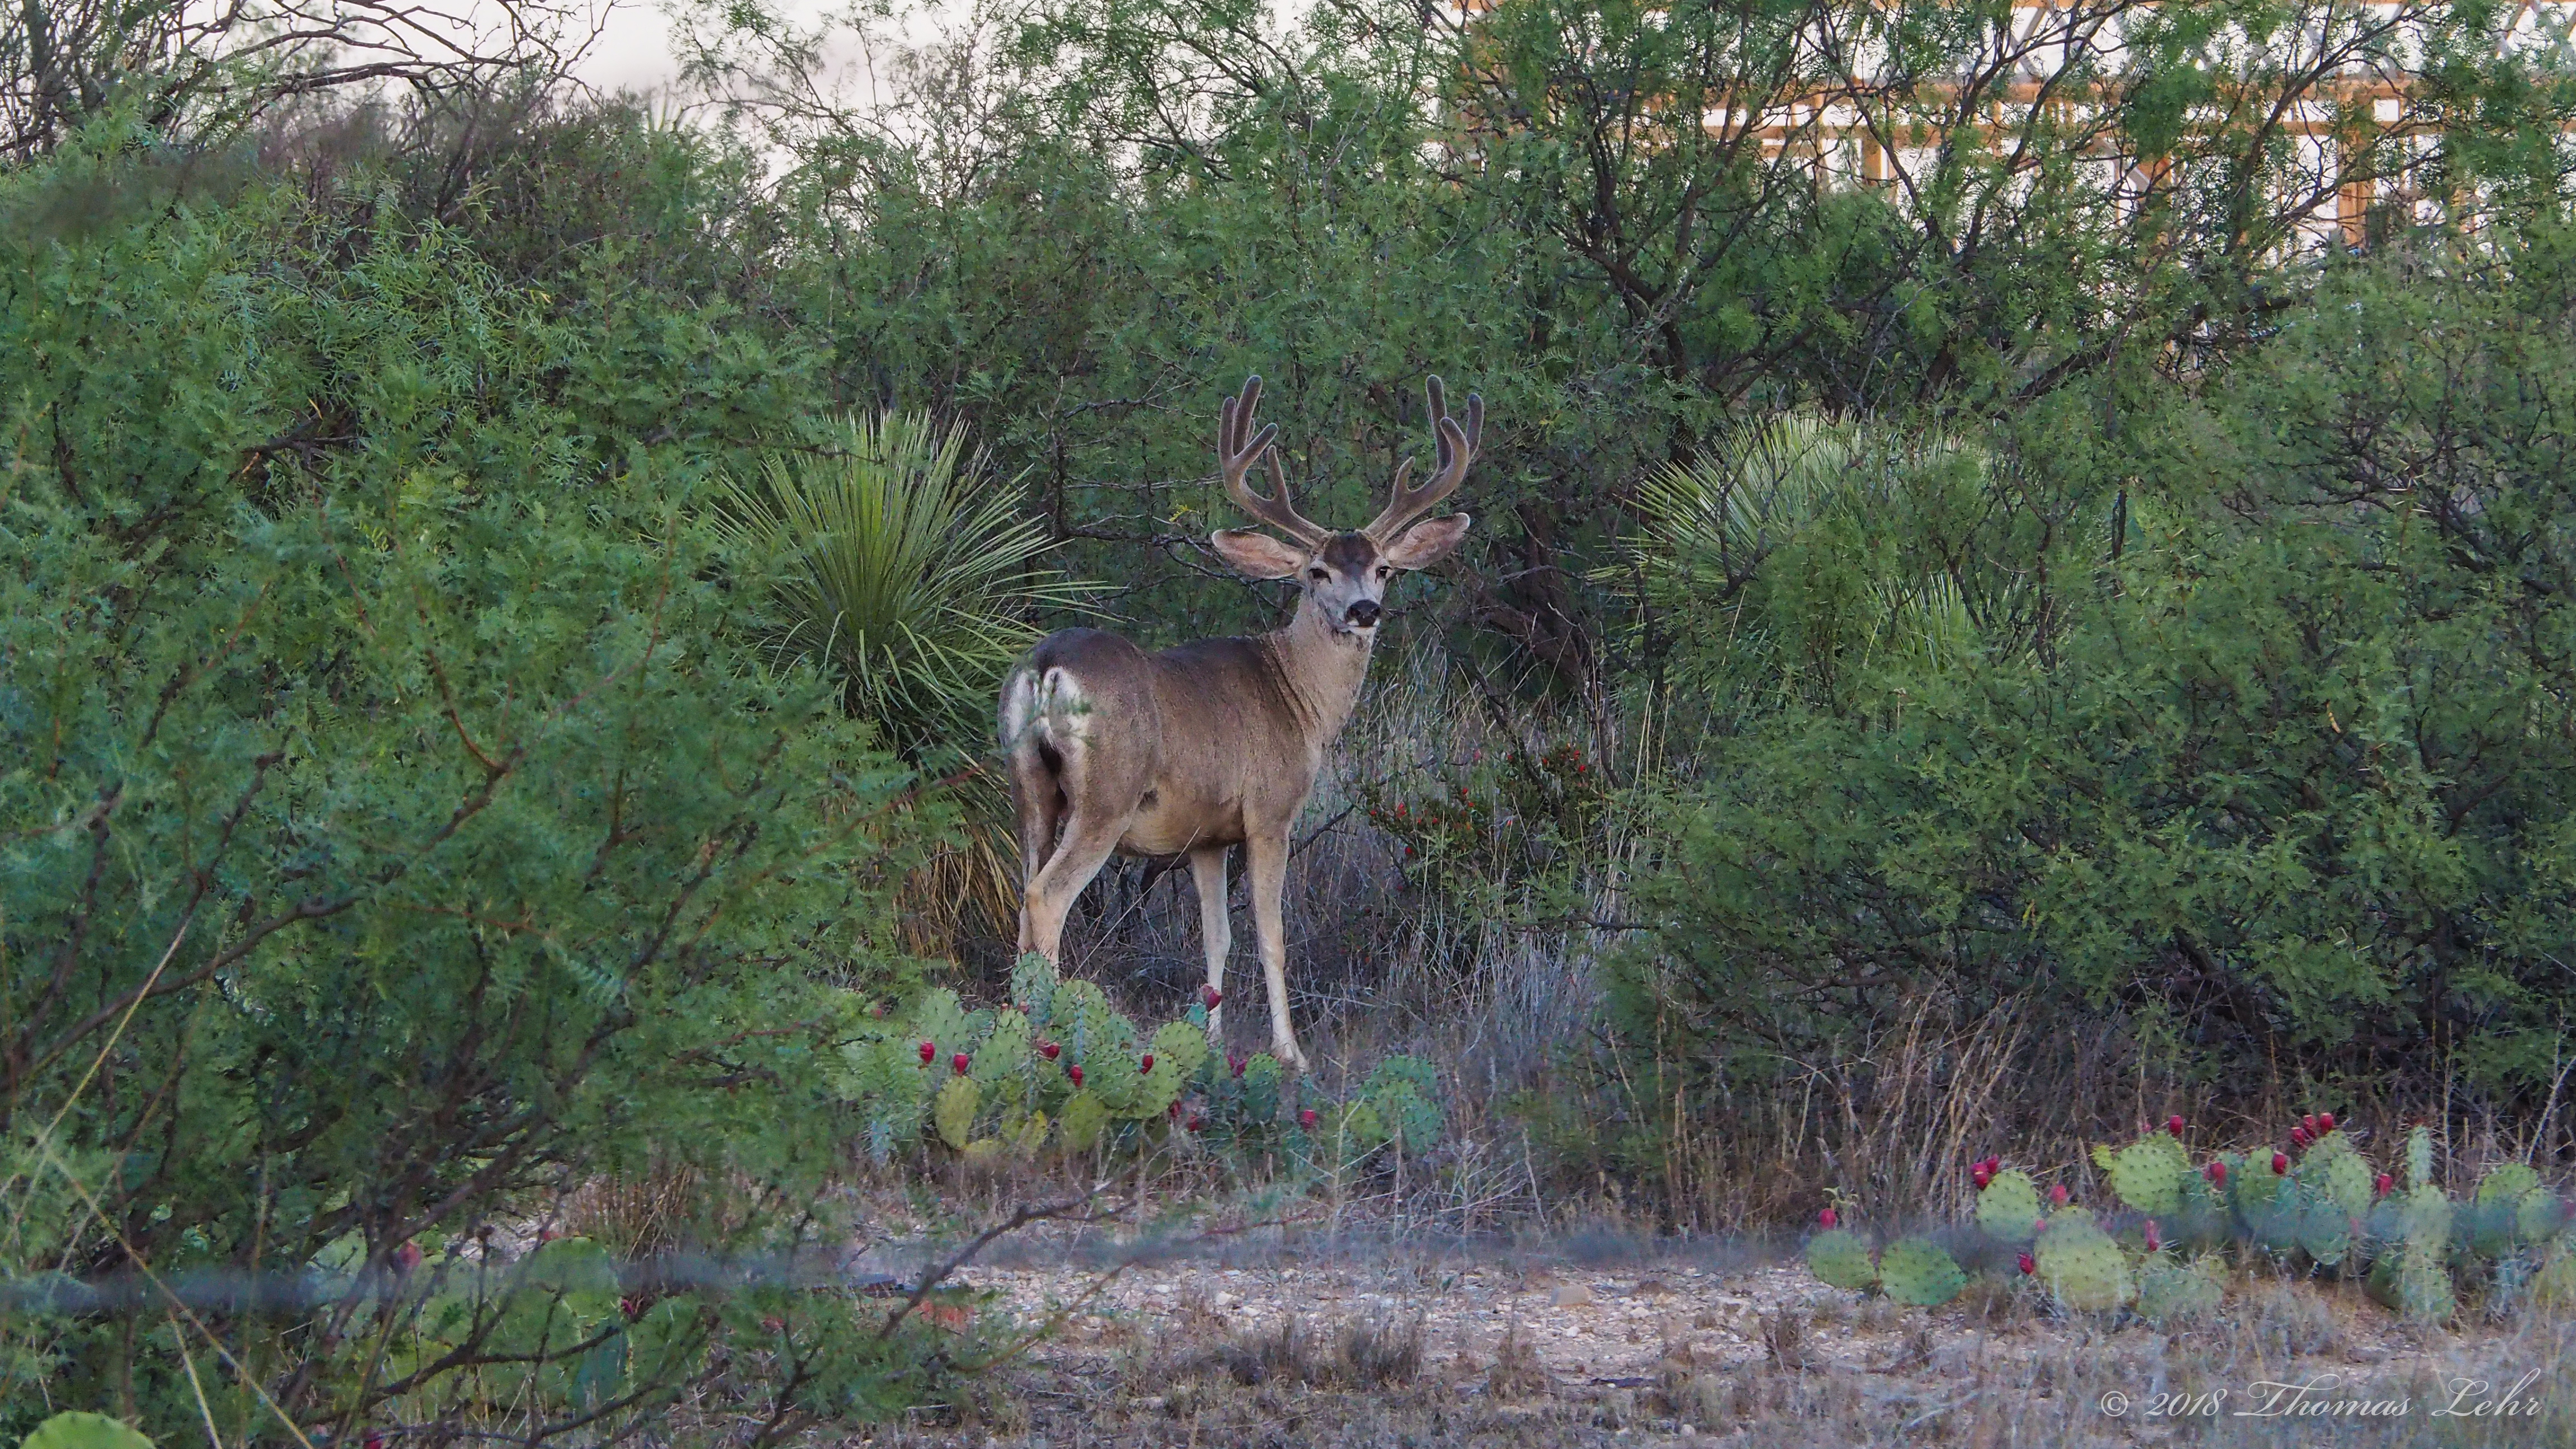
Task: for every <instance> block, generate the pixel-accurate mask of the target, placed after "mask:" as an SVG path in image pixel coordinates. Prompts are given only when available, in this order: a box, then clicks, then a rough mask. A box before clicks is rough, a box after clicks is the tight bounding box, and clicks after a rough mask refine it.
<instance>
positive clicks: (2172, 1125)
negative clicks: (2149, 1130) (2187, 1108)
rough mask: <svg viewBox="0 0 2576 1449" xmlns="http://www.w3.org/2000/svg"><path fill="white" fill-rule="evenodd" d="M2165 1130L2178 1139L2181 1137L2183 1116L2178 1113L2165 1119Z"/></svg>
mask: <svg viewBox="0 0 2576 1449" xmlns="http://www.w3.org/2000/svg"><path fill="white" fill-rule="evenodd" d="M2165 1130H2166V1131H2167V1132H2170V1133H2172V1134H2173V1135H2175V1136H2176V1137H2180V1136H2181V1135H2182V1114H2181V1113H2180V1112H2176V1113H2175V1114H2173V1115H2172V1116H2170V1117H2167V1118H2166V1119H2165Z"/></svg>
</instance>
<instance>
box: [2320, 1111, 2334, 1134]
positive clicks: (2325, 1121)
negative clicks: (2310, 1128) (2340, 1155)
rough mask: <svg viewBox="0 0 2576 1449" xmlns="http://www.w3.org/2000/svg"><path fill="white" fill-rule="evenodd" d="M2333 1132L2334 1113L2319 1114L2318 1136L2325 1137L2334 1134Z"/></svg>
mask: <svg viewBox="0 0 2576 1449" xmlns="http://www.w3.org/2000/svg"><path fill="white" fill-rule="evenodd" d="M2333 1130H2334V1114H2333V1113H2332V1112H2319V1113H2318V1114H2317V1135H2318V1136H2320V1137H2323V1136H2324V1135H2325V1134H2327V1133H2329V1132H2332V1131H2333Z"/></svg>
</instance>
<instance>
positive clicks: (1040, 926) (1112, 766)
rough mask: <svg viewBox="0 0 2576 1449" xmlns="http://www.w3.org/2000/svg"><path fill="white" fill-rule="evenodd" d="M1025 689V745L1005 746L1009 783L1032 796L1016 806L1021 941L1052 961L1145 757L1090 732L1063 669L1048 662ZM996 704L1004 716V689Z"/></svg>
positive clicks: (1138, 783) (1127, 809)
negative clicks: (1009, 756)
mask: <svg viewBox="0 0 2576 1449" xmlns="http://www.w3.org/2000/svg"><path fill="white" fill-rule="evenodd" d="M1027 698H1028V701H1029V704H1030V719H1029V723H1028V725H1027V728H1026V729H1025V731H1024V732H1023V733H1024V734H1025V736H1026V738H1027V739H1028V741H1029V746H1028V749H1027V750H1026V751H1025V759H1024V757H1023V752H1021V751H1017V750H1015V751H1014V752H1013V754H1012V764H1013V769H1012V782H1013V788H1014V789H1015V790H1021V789H1022V788H1023V782H1024V781H1025V785H1026V790H1025V793H1027V794H1028V795H1030V796H1031V797H1033V799H1034V803H1033V804H1032V805H1030V806H1029V807H1027V808H1025V809H1024V811H1023V813H1022V815H1021V824H1022V828H1023V834H1022V836H1021V840H1020V856H1021V865H1022V868H1023V869H1024V870H1025V871H1026V872H1027V882H1026V885H1025V886H1024V887H1023V888H1022V891H1021V897H1020V949H1021V950H1023V951H1036V952H1038V953H1039V954H1041V955H1043V956H1045V957H1046V958H1047V959H1048V960H1049V961H1054V962H1057V963H1058V964H1061V963H1062V961H1063V945H1064V920H1065V917H1066V915H1067V914H1069V913H1070V912H1071V911H1072V909H1073V902H1074V898H1075V897H1077V896H1079V895H1081V894H1082V888H1083V887H1084V886H1087V885H1089V884H1091V878H1092V877H1093V876H1096V875H1098V874H1099V873H1100V867H1101V866H1103V865H1105V864H1107V863H1108V860H1109V857H1110V854H1111V853H1112V852H1113V851H1115V850H1117V848H1118V842H1119V841H1121V840H1123V839H1125V838H1126V835H1127V829H1128V827H1129V826H1130V825H1131V824H1132V823H1133V822H1134V820H1135V816H1136V809H1137V805H1138V803H1139V802H1140V801H1141V800H1142V799H1143V797H1144V793H1145V787H1146V773H1147V770H1148V768H1149V766H1148V764H1147V762H1146V761H1145V760H1144V759H1142V758H1139V757H1138V756H1137V753H1136V751H1135V750H1133V749H1132V748H1126V747H1122V746H1120V745H1119V744H1117V743H1116V742H1114V741H1113V742H1110V743H1109V744H1107V745H1106V746H1104V742H1103V741H1101V740H1100V739H1098V738H1095V737H1094V735H1093V734H1092V732H1091V730H1090V729H1089V728H1088V726H1087V724H1086V722H1085V716H1086V714H1087V713H1088V712H1089V708H1090V706H1089V703H1088V701H1087V699H1086V698H1085V694H1084V690H1083V687H1082V685H1081V684H1080V682H1078V681H1076V680H1075V679H1074V678H1072V677H1071V675H1070V674H1069V673H1068V672H1067V671H1065V670H1062V669H1049V670H1047V671H1046V672H1045V673H1044V674H1043V675H1042V676H1040V677H1039V678H1038V679H1037V680H1036V681H1035V682H1034V684H1033V686H1032V687H1031V688H1030V690H1029V693H1028V696H1027ZM1003 713H1004V716H1005V719H1006V720H1007V719H1008V718H1009V715H1010V707H1009V701H1008V699H1007V697H1006V700H1005V705H1004V711H1003ZM1050 841H1051V842H1052V844H1050V843H1049V842H1050Z"/></svg>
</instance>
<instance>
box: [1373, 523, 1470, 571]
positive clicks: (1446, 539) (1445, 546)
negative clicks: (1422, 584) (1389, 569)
mask: <svg viewBox="0 0 2576 1449" xmlns="http://www.w3.org/2000/svg"><path fill="white" fill-rule="evenodd" d="M1469 521H1470V520H1469V519H1468V517H1467V515H1466V514H1463V513H1452V514H1450V515H1449V516H1448V517H1446V518H1426V519H1424V520H1423V521H1422V522H1420V523H1417V524H1415V525H1413V526H1412V527H1411V528H1408V529H1406V530H1405V531H1404V532H1403V534H1402V535H1400V536H1399V537H1398V538H1397V539H1396V541H1395V542H1394V543H1393V544H1392V545H1390V546H1389V547H1388V549H1387V551H1386V561H1387V562H1388V563H1390V564H1392V565H1394V566H1395V567H1397V568H1400V569H1427V568H1429V567H1431V566H1432V565H1433V564H1436V563H1438V562H1440V561H1441V560H1442V559H1444V558H1447V557H1448V556H1449V551H1450V550H1451V549H1453V548H1456V547H1457V546H1458V540H1460V539H1462V538H1465V537H1466V536H1467V524H1468V522H1469Z"/></svg>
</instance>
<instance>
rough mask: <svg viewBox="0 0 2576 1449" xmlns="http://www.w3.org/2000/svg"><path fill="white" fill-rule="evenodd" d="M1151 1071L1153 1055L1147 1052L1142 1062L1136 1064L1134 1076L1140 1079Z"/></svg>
mask: <svg viewBox="0 0 2576 1449" xmlns="http://www.w3.org/2000/svg"><path fill="white" fill-rule="evenodd" d="M1153 1069H1154V1054H1153V1053H1152V1052H1147V1053H1145V1059H1144V1060H1143V1061H1141V1062H1138V1063H1137V1064H1136V1075H1138V1076H1140V1077H1141V1076H1143V1075H1144V1074H1146V1073H1147V1072H1150V1071H1152V1070H1153Z"/></svg>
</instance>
